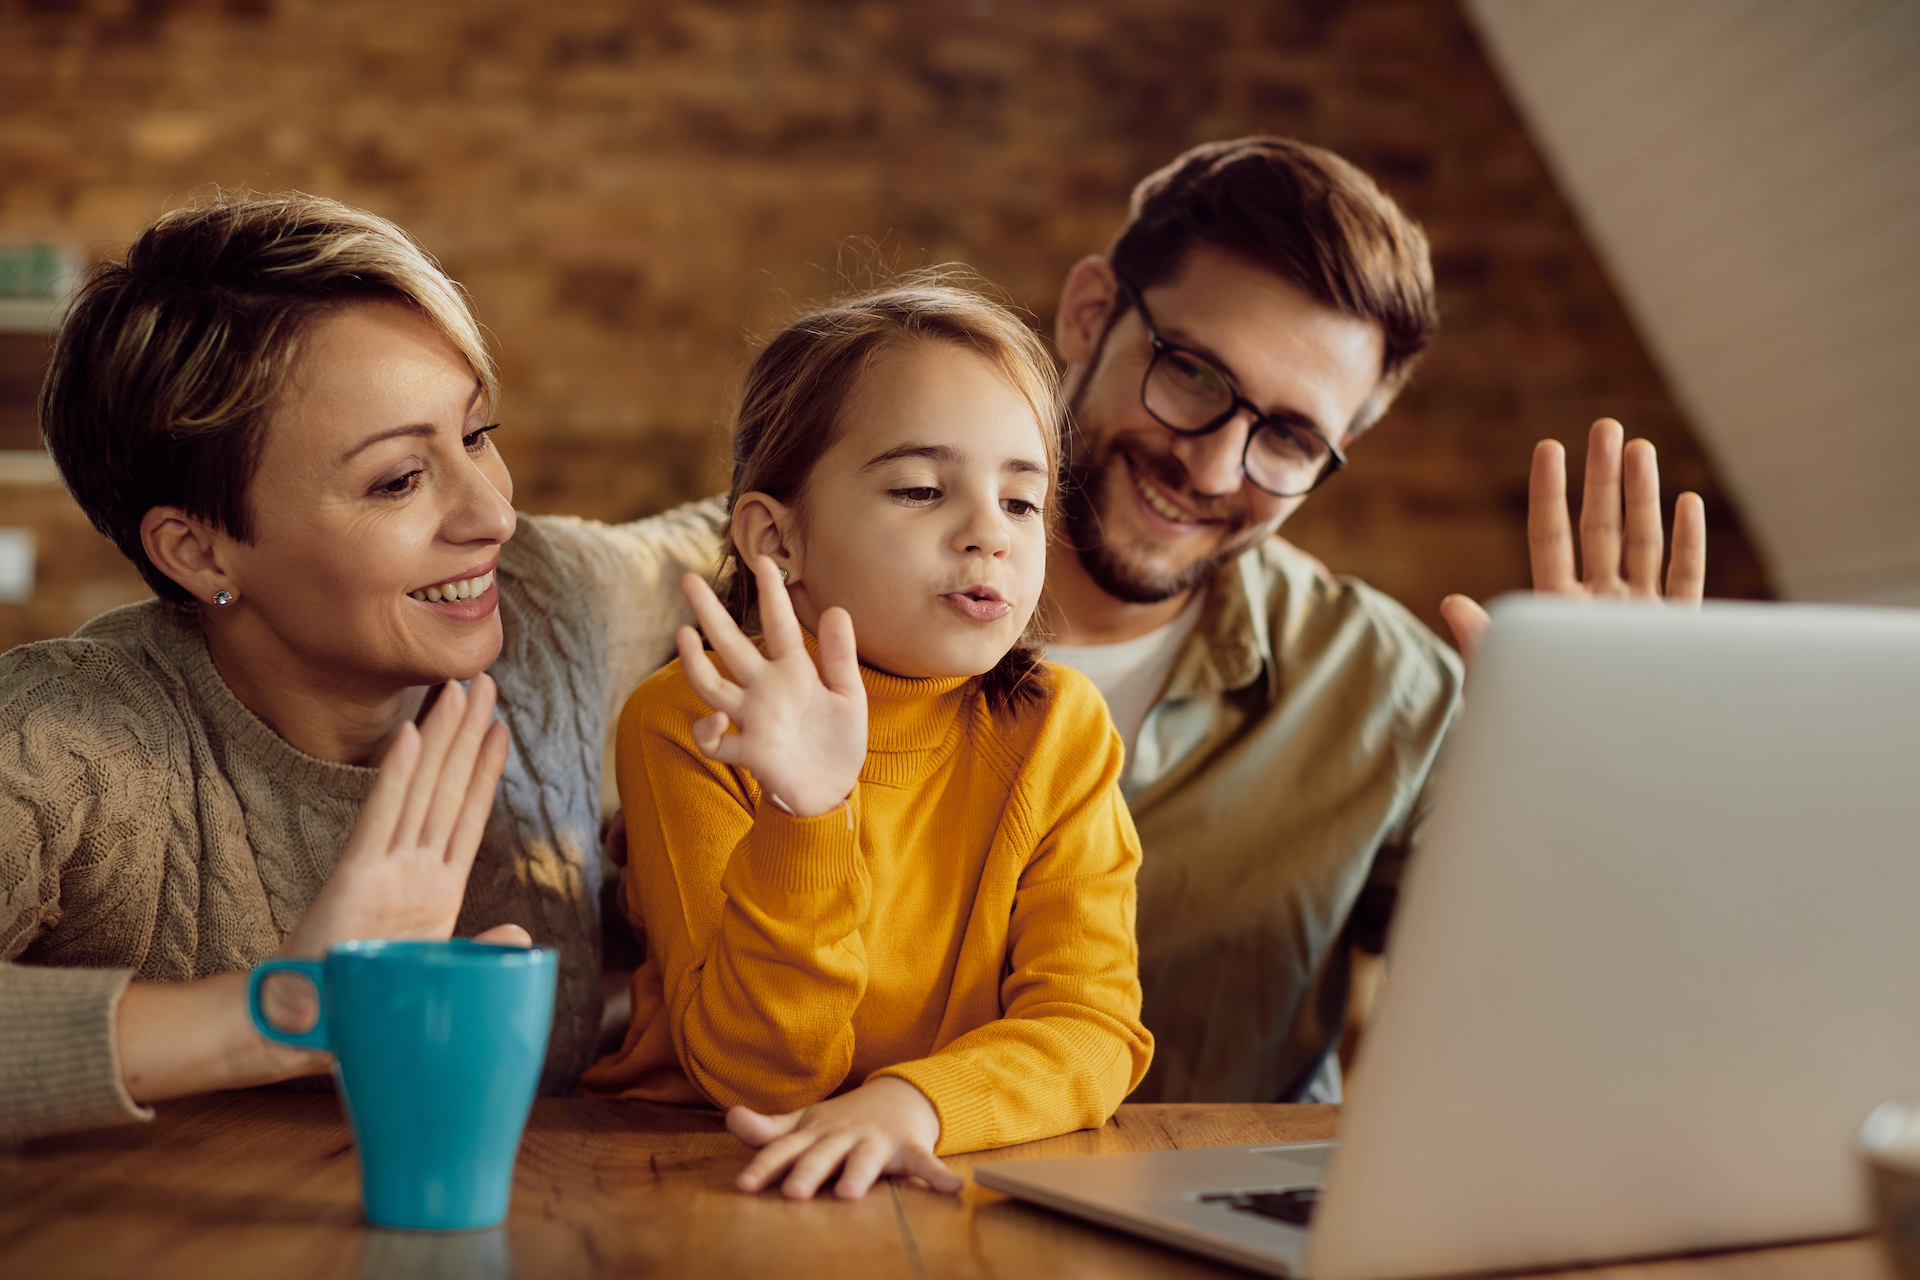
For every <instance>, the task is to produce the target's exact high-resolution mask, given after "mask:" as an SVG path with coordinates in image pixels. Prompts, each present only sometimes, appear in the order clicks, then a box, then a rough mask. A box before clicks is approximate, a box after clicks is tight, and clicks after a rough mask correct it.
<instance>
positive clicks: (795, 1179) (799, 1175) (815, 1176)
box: [780, 1130, 860, 1200]
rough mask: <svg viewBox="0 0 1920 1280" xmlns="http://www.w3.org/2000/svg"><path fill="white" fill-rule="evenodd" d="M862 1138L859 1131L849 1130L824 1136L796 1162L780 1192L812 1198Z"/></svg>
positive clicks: (788, 1197) (794, 1197) (805, 1198)
mask: <svg viewBox="0 0 1920 1280" xmlns="http://www.w3.org/2000/svg"><path fill="white" fill-rule="evenodd" d="M859 1141H860V1137H859V1135H858V1133H855V1132H851V1131H848V1130H839V1131H837V1132H833V1133H828V1134H826V1135H824V1136H822V1137H821V1138H820V1139H819V1140H818V1141H816V1142H815V1143H813V1145H811V1146H809V1147H808V1148H807V1149H806V1151H805V1152H804V1153H802V1154H801V1156H800V1158H799V1159H797V1160H795V1161H794V1162H793V1168H792V1169H791V1170H790V1171H789V1172H788V1174H787V1177H786V1181H784V1182H782V1183H781V1184H780V1194H781V1195H783V1196H785V1197H787V1199H789V1200H809V1199H811V1198H812V1197H813V1193H814V1192H816V1191H818V1190H819V1189H820V1184H821V1183H823V1182H825V1181H826V1180H827V1179H828V1178H830V1177H832V1176H833V1171H834V1170H836V1169H838V1168H839V1167H840V1163H841V1161H843V1160H845V1159H846V1158H847V1153H848V1152H849V1151H851V1150H853V1147H854V1144H855V1143H857V1142H859Z"/></svg>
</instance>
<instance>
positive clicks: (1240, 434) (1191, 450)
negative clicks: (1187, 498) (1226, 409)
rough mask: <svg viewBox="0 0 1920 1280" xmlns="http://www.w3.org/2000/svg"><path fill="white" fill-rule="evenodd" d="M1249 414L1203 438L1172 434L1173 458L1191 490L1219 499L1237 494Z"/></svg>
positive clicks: (1242, 413) (1243, 478) (1241, 412)
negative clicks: (1179, 464) (1183, 469)
mask: <svg viewBox="0 0 1920 1280" xmlns="http://www.w3.org/2000/svg"><path fill="white" fill-rule="evenodd" d="M1251 426H1252V415H1251V414H1249V413H1247V411H1246V410H1244V409H1243V410H1241V411H1240V412H1239V413H1236V414H1234V415H1233V417H1232V419H1230V420H1229V421H1228V422H1227V424H1226V425H1225V426H1223V427H1221V428H1220V429H1218V430H1217V431H1210V432H1208V433H1207V434H1206V435H1203V436H1183V435H1179V434H1175V435H1174V439H1173V449H1172V452H1173V456H1174V457H1176V458H1178V459H1180V462H1181V465H1183V466H1185V467H1186V469H1187V482H1188V483H1189V484H1191V485H1192V486H1193V488H1194V491H1195V492H1197V493H1200V494H1204V495H1207V496H1210V497H1221V496H1224V495H1226V494H1229V493H1236V492H1238V491H1239V489H1240V486H1241V484H1243V483H1244V482H1245V479H1246V477H1245V476H1244V475H1243V474H1242V473H1241V469H1240V460H1241V459H1242V458H1244V457H1245V456H1246V452H1247V432H1248V430H1249V429H1250V428H1251Z"/></svg>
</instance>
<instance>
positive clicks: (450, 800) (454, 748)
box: [420, 674, 506, 851]
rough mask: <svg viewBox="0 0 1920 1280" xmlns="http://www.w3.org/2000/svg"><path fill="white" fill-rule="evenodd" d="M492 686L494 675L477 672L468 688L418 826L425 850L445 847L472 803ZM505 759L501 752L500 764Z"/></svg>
mask: <svg viewBox="0 0 1920 1280" xmlns="http://www.w3.org/2000/svg"><path fill="white" fill-rule="evenodd" d="M494 695H495V687H494V683H493V677H492V676H489V675H485V674H482V675H477V676H475V677H474V678H473V684H472V686H471V687H470V688H469V689H468V690H467V706H466V710H465V711H464V712H462V713H461V716H460V724H459V727H458V728H457V729H456V730H455V731H454V735H453V739H452V741H450V742H449V743H448V744H447V754H446V756H445V758H444V759H442V761H441V762H440V780H439V782H438V783H437V784H435V786H434V789H433V804H432V806H431V807H429V808H428V810H427V819H426V822H425V823H424V824H423V825H422V826H421V829H420V844H421V847H422V848H426V849H439V850H443V851H444V850H446V849H447V839H448V837H449V836H451V835H452V834H453V828H454V825H455V824H456V823H457V822H459V821H460V820H461V818H462V816H463V815H464V814H465V812H466V810H467V809H468V808H470V807H471V806H472V797H473V793H474V790H475V788H474V786H473V784H474V783H475V782H477V781H479V779H480V776H481V774H482V773H483V772H484V770H482V769H481V768H480V764H481V754H482V751H481V748H482V745H483V744H484V743H485V742H486V740H487V735H488V734H489V733H490V732H491V731H492V726H493V725H494V724H495V723H496V721H495V720H494V718H493V706H494ZM505 762H506V757H505V754H504V753H502V755H501V759H500V763H501V764H502V765H504V764H505ZM498 780H499V775H498V774H497V773H496V774H495V775H494V776H493V778H492V779H489V780H488V782H487V786H486V792H487V795H486V803H487V805H488V806H491V805H492V803H493V785H492V784H493V782H496V781H498Z"/></svg>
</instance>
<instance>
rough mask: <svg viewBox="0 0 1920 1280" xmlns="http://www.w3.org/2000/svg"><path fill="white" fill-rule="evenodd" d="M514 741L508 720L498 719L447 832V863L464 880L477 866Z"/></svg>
mask: <svg viewBox="0 0 1920 1280" xmlns="http://www.w3.org/2000/svg"><path fill="white" fill-rule="evenodd" d="M510 745H511V744H510V743H509V741H508V739H507V726H506V724H505V722H504V721H500V720H495V721H494V722H493V724H492V725H490V726H489V727H488V729H487V735H486V738H485V740H484V741H483V742H482V743H481V744H480V753H479V756H478V758H477V759H475V761H474V763H473V769H472V772H471V773H470V774H469V775H468V777H467V792H466V795H465V796H464V797H462V798H461V802H460V810H459V812H458V814H457V815H456V816H455V819H454V824H453V830H452V831H451V832H449V833H448V835H447V843H446V846H445V847H446V853H445V855H444V857H445V860H446V863H447V865H448V866H451V867H453V868H454V869H455V870H456V871H458V872H459V873H460V877H461V879H462V880H464V879H466V875H467V872H469V871H471V870H472V869H473V860H474V858H475V857H476V856H477V855H478V854H479V852H480V837H481V836H483V835H485V834H486V830H487V817H488V816H489V815H490V814H491V813H492V812H493V798H494V795H495V794H496V793H497V792H498V791H499V789H500V775H501V774H502V773H504V772H505V771H506V767H507V748H508V747H509V746H510ZM428 847H429V848H437V847H439V846H434V845H429V846H428Z"/></svg>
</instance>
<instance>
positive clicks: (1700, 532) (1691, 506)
mask: <svg viewBox="0 0 1920 1280" xmlns="http://www.w3.org/2000/svg"><path fill="white" fill-rule="evenodd" d="M1706 591H1707V504H1706V503H1704V502H1702V501H1701V500H1700V495H1699V494H1697V493H1683V494H1681V495H1680V497H1679V500H1678V501H1676V502H1675V503H1674V504H1673V561H1672V563H1670V564H1669V565H1668V566H1667V597H1668V598H1669V599H1672V600H1682V601H1686V602H1687V603H1689V604H1699V603H1700V598H1701V597H1702V596H1704V595H1705V594H1706Z"/></svg>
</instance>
